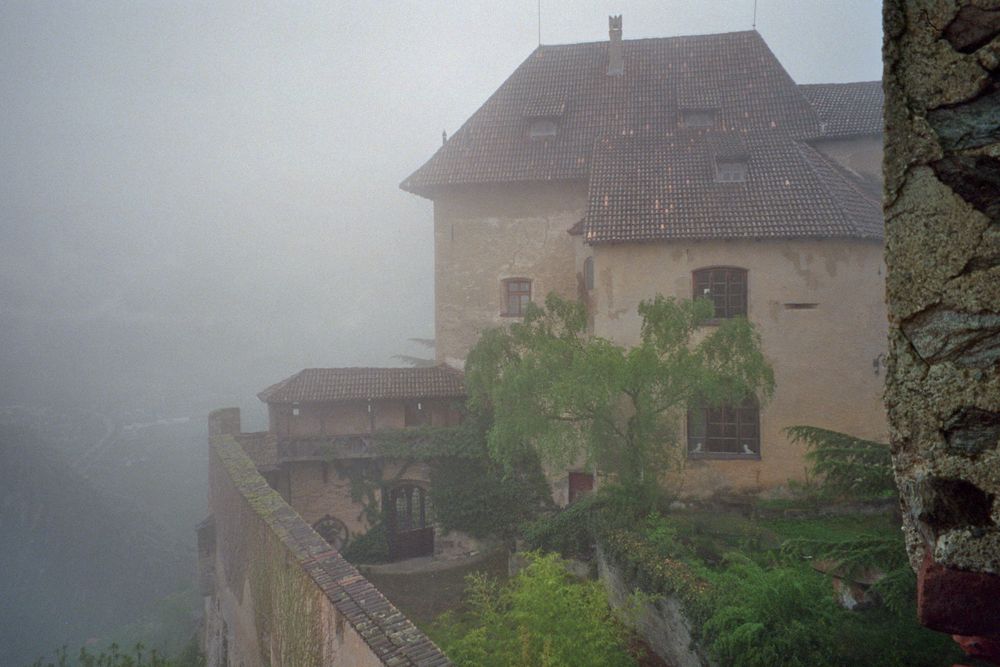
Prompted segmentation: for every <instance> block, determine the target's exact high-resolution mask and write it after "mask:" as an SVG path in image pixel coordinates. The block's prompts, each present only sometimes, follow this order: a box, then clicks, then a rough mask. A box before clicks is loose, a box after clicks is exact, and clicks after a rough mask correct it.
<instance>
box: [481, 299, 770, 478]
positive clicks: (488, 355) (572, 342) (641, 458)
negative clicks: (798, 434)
mask: <svg viewBox="0 0 1000 667" xmlns="http://www.w3.org/2000/svg"><path fill="white" fill-rule="evenodd" d="M639 314H640V315H641V316H642V318H643V325H642V331H641V340H640V342H639V344H638V345H636V346H634V347H630V348H626V347H623V346H620V345H616V344H615V343H612V342H611V341H609V340H607V339H604V338H599V337H593V336H589V335H587V333H586V310H585V308H584V306H583V305H582V304H580V303H574V302H570V301H566V300H563V299H560V298H559V297H557V296H555V295H553V294H550V295H549V296H548V298H547V299H546V301H545V308H544V309H542V308H538V307H536V306H533V305H532V306H529V308H528V309H527V312H526V314H525V317H524V321H523V322H520V323H514V324H512V325H511V326H510V327H507V328H500V329H493V330H489V331H486V332H485V333H484V334H483V336H482V338H481V339H480V341H479V342H478V343H477V344H476V346H475V347H474V348H473V349H472V350H471V351H470V353H469V356H468V360H467V362H466V384H467V387H468V390H469V404H470V406H471V408H472V409H473V410H475V411H479V412H481V413H483V414H492V416H493V423H492V425H491V427H490V428H489V432H488V438H487V440H488V444H489V447H490V451H491V452H492V453H493V454H494V456H496V457H497V459H498V460H500V461H502V462H504V463H508V464H509V463H510V462H511V461H513V460H516V459H517V458H518V457H519V456H521V455H522V453H523V451H524V449H525V448H526V447H532V448H534V450H535V451H537V452H538V453H539V455H540V456H541V458H542V459H543V461H544V462H545V463H553V464H556V465H565V464H567V463H569V462H572V461H579V460H581V459H583V460H586V461H587V462H588V463H589V464H591V465H593V466H596V467H597V468H598V469H600V470H606V471H609V472H612V473H614V474H615V475H616V476H617V479H618V481H619V482H620V483H622V484H624V485H626V486H642V485H647V486H650V487H655V486H657V485H658V484H659V481H660V475H661V473H663V472H665V471H666V470H669V469H670V468H671V467H672V466H673V465H675V464H678V463H679V460H680V452H679V451H678V447H677V446H676V445H677V424H678V421H679V419H680V417H681V416H682V415H683V413H684V411H685V409H686V408H687V407H688V406H689V405H692V404H696V403H697V404H703V403H709V404H721V403H730V402H738V401H740V400H742V399H743V398H745V397H746V396H749V395H760V396H762V397H767V396H768V395H770V393H771V391H772V389H773V385H774V379H773V374H772V372H771V368H770V367H769V366H768V364H767V363H766V361H765V360H764V357H763V355H762V354H761V351H760V341H759V336H758V335H757V333H756V332H755V331H754V329H753V327H752V325H751V324H750V323H749V322H748V321H747V320H746V319H744V318H734V319H731V320H726V321H725V322H723V323H722V324H720V325H719V326H717V327H713V328H712V329H710V330H707V332H706V330H705V329H703V328H701V327H702V325H704V324H705V323H706V322H707V321H708V320H709V319H710V318H711V317H712V314H713V311H712V306H711V304H710V303H709V302H707V301H705V300H698V301H678V300H676V299H673V298H664V297H662V296H657V297H656V298H655V299H653V300H651V301H644V302H643V303H641V304H640V306H639ZM702 333H704V334H705V335H700V334H702Z"/></svg>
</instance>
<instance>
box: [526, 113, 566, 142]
mask: <svg viewBox="0 0 1000 667" xmlns="http://www.w3.org/2000/svg"><path fill="white" fill-rule="evenodd" d="M558 132H559V124H558V123H556V121H555V119H553V118H533V119H532V120H531V124H530V125H528V136H529V137H531V138H532V139H544V138H545V137H554V136H556V134H557V133H558Z"/></svg>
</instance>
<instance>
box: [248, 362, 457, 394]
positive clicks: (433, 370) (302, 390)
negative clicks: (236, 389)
mask: <svg viewBox="0 0 1000 667" xmlns="http://www.w3.org/2000/svg"><path fill="white" fill-rule="evenodd" d="M462 378H463V375H462V372H461V371H458V370H455V369H453V368H450V367H448V366H444V365H441V366H431V367H429V368H411V367H406V368H307V369H305V370H302V371H299V372H298V373H296V374H295V375H293V376H291V377H290V378H287V379H285V380H282V381H281V382H278V383H276V384H273V385H271V386H270V387H268V388H267V389H265V390H264V391H262V392H260V393H259V394H257V397H258V398H259V399H260V400H262V401H264V402H265V403H311V402H326V401H349V400H368V399H383V398H460V397H462V396H465V385H464V383H463V381H462Z"/></svg>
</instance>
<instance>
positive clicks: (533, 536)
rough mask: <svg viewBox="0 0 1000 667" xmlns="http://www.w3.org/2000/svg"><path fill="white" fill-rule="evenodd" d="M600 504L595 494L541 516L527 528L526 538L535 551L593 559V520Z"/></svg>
mask: <svg viewBox="0 0 1000 667" xmlns="http://www.w3.org/2000/svg"><path fill="white" fill-rule="evenodd" d="M599 504H600V501H599V499H598V496H597V495H596V494H591V495H589V496H586V497H584V498H582V499H580V500H578V501H577V502H575V503H573V504H572V505H570V506H569V507H567V508H565V509H562V510H559V511H557V512H555V513H553V514H549V515H548V516H544V517H540V518H538V519H536V520H535V521H532V522H530V523H528V524H526V525H525V526H524V527H523V530H522V533H523V535H524V539H525V541H526V542H527V543H528V546H529V547H530V548H532V549H539V550H542V551H551V552H555V553H558V554H561V555H562V556H563V557H564V558H577V559H587V558H590V556H591V554H592V552H593V550H594V546H593V545H594V527H593V525H592V523H591V520H592V518H593V514H594V512H595V509H596V508H597V507H598V506H599Z"/></svg>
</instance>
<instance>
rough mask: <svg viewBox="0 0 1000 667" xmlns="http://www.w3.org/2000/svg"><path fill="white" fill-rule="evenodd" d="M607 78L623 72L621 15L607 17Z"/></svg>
mask: <svg viewBox="0 0 1000 667" xmlns="http://www.w3.org/2000/svg"><path fill="white" fill-rule="evenodd" d="M608 35H609V36H610V37H611V41H610V43H609V44H608V76H621V75H622V74H623V73H624V72H625V56H624V53H623V46H622V15H621V14H619V15H618V16H609V17H608Z"/></svg>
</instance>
